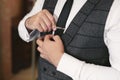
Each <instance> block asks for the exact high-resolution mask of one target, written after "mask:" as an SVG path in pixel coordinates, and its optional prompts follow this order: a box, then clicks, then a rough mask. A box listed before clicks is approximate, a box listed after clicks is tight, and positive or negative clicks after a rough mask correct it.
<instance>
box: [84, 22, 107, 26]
mask: <svg viewBox="0 0 120 80" xmlns="http://www.w3.org/2000/svg"><path fill="white" fill-rule="evenodd" d="M86 22H87V23H92V24H98V25H105V24H100V23H97V22H90V21H86Z"/></svg>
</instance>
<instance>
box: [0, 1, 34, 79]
mask: <svg viewBox="0 0 120 80" xmlns="http://www.w3.org/2000/svg"><path fill="white" fill-rule="evenodd" d="M33 4H34V0H0V80H10V79H11V78H12V77H13V76H14V75H15V74H17V73H18V72H19V71H20V70H22V69H26V68H28V67H30V66H31V54H32V53H31V52H32V51H31V43H26V42H24V41H22V40H21V39H20V38H19V35H18V31H17V27H18V23H19V21H20V20H21V19H22V18H23V16H24V15H25V14H26V13H27V12H29V11H30V10H31V8H32V6H33Z"/></svg>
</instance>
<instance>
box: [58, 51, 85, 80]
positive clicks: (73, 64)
mask: <svg viewBox="0 0 120 80" xmlns="http://www.w3.org/2000/svg"><path fill="white" fill-rule="evenodd" d="M83 65H84V62H83V61H80V60H78V59H76V58H74V57H72V56H70V55H68V54H66V53H64V54H63V56H62V58H61V60H60V62H59V64H58V66H57V70H58V71H60V72H63V73H64V74H66V75H68V76H70V77H71V78H73V79H74V80H76V78H77V77H78V76H79V74H78V73H79V72H81V70H82V67H83ZM71 68H72V69H71Z"/></svg>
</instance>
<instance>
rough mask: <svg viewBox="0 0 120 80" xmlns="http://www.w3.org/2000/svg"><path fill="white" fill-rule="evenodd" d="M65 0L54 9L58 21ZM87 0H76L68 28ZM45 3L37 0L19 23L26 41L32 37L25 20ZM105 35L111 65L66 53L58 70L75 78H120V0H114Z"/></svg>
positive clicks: (113, 79) (111, 79) (114, 79)
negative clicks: (89, 61)
mask: <svg viewBox="0 0 120 80" xmlns="http://www.w3.org/2000/svg"><path fill="white" fill-rule="evenodd" d="M65 1H66V0H58V4H57V5H56V7H55V11H54V17H55V20H56V21H57V19H58V17H59V15H60V12H61V10H62V7H63V5H64V3H65ZM86 1H87V0H74V3H73V6H72V10H71V12H70V15H69V17H68V20H67V24H66V26H65V28H66V29H67V28H68V26H69V24H70V22H71V21H72V19H73V18H74V16H75V15H76V14H77V12H78V11H79V10H80V9H81V7H82V6H83V5H84V4H85V2H86ZM43 3H44V0H37V1H36V3H35V5H34V7H33V9H32V10H31V12H30V13H28V14H27V15H26V16H25V17H24V18H23V20H21V22H20V23H19V26H18V31H19V35H20V37H21V38H22V39H23V40H24V41H26V42H29V41H31V40H32V39H31V38H30V34H29V33H28V31H27V30H26V27H25V20H26V19H27V18H28V17H30V16H32V15H34V14H36V13H38V12H39V11H40V10H41V9H42V6H43ZM66 29H65V31H66ZM103 36H104V42H105V44H106V46H107V47H108V50H109V55H110V57H109V61H110V64H111V67H105V66H100V65H95V64H89V63H85V62H84V61H80V60H78V59H76V58H74V57H72V56H70V55H68V54H67V53H64V54H63V56H62V58H61V60H60V62H59V64H58V66H57V70H58V71H61V72H63V73H65V74H67V75H68V76H70V77H72V78H73V80H120V0H114V2H113V5H112V7H111V9H110V12H109V15H108V18H107V22H106V25H105V31H104V35H103Z"/></svg>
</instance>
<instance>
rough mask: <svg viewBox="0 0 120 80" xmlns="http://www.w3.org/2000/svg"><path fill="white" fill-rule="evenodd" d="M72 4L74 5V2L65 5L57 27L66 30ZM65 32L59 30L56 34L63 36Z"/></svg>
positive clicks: (70, 0)
mask: <svg viewBox="0 0 120 80" xmlns="http://www.w3.org/2000/svg"><path fill="white" fill-rule="evenodd" d="M72 4H73V0H67V1H66V3H65V5H64V7H63V9H62V11H61V13H60V16H59V18H58V21H57V23H56V25H57V26H58V27H61V28H65V25H66V21H67V19H68V16H69V13H70V10H71V7H72ZM63 31H64V30H63V29H57V30H56V31H55V34H56V35H59V36H61V35H62V34H63Z"/></svg>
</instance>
